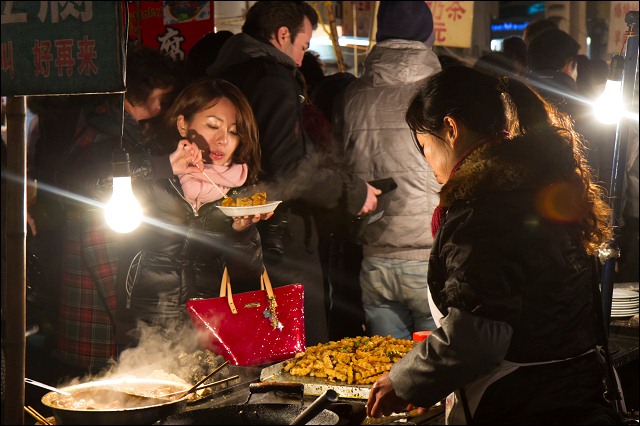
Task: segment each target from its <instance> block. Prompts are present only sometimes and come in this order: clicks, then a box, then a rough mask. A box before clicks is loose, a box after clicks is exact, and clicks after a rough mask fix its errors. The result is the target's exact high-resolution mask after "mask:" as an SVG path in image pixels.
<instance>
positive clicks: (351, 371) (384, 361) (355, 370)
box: [284, 336, 414, 385]
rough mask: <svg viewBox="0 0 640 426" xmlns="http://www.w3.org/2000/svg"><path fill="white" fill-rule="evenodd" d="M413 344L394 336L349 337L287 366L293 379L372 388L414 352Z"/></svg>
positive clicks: (309, 351) (318, 347) (313, 349)
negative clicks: (303, 377) (407, 355)
mask: <svg viewBox="0 0 640 426" xmlns="http://www.w3.org/2000/svg"><path fill="white" fill-rule="evenodd" d="M413 343H414V342H413V341H412V340H404V339H394V338H392V337H391V336H386V337H382V336H372V337H346V338H344V339H342V340H339V341H337V342H334V341H331V342H329V343H320V344H318V345H316V346H311V347H308V348H307V351H306V352H302V353H299V354H296V356H295V357H294V358H293V359H292V360H291V361H289V362H287V363H286V364H285V366H284V371H285V372H288V373H289V374H291V375H293V376H312V377H321V378H326V379H328V380H330V381H336V380H337V381H342V382H347V383H349V384H357V385H364V384H371V383H373V382H375V381H376V380H377V379H378V378H379V377H380V376H381V375H382V374H383V373H384V372H386V371H389V370H391V367H392V366H393V364H394V363H395V362H397V361H398V360H399V359H400V358H402V357H403V356H405V355H406V354H407V353H408V352H409V351H410V350H411V349H412V348H413Z"/></svg>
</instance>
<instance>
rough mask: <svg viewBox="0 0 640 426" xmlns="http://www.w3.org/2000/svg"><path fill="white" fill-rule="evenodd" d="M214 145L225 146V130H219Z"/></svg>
mask: <svg viewBox="0 0 640 426" xmlns="http://www.w3.org/2000/svg"><path fill="white" fill-rule="evenodd" d="M216 143H217V144H219V145H226V144H227V129H220V130H219V131H218V134H217V135H216Z"/></svg>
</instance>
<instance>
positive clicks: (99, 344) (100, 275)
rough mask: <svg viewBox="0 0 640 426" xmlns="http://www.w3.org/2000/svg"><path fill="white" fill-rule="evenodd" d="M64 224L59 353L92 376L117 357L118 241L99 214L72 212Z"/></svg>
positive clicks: (85, 211) (81, 210)
mask: <svg viewBox="0 0 640 426" xmlns="http://www.w3.org/2000/svg"><path fill="white" fill-rule="evenodd" d="M66 219H67V220H66V224H65V238H64V245H63V250H64V254H63V259H64V260H63V273H62V288H61V296H60V297H61V301H60V311H59V319H58V328H59V331H58V340H57V348H56V352H57V355H58V357H59V358H60V359H61V360H63V361H65V362H66V363H68V364H71V365H75V366H78V367H83V368H87V369H91V370H92V371H93V370H94V369H100V368H102V367H105V366H106V365H107V361H108V360H109V359H110V358H115V356H116V345H115V330H114V324H113V322H112V319H111V315H112V314H113V312H115V309H116V275H117V264H118V255H117V248H116V238H115V236H114V235H113V231H110V230H109V229H107V226H106V224H105V220H104V216H103V214H102V211H101V210H99V209H89V210H86V209H81V208H70V209H69V210H68V211H67V217H66ZM107 309H108V311H107Z"/></svg>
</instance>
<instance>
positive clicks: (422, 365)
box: [390, 141, 613, 424]
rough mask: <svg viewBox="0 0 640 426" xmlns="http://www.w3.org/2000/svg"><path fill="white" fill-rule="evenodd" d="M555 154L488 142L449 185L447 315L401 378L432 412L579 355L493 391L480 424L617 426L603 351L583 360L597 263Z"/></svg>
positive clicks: (432, 282) (409, 394)
mask: <svg viewBox="0 0 640 426" xmlns="http://www.w3.org/2000/svg"><path fill="white" fill-rule="evenodd" d="M546 148H547V147H545V146H544V143H540V144H539V145H536V146H534V144H533V143H531V142H525V141H517V142H513V141H507V142H505V143H499V144H488V145H485V146H483V147H481V148H479V149H477V150H476V151H475V152H474V153H472V154H471V155H470V156H469V157H468V158H467V159H466V160H465V162H464V163H463V164H462V166H461V167H460V169H459V170H458V171H457V172H456V174H455V175H454V176H453V177H452V178H451V180H449V182H447V184H445V185H444V186H443V189H442V192H441V204H442V205H443V206H444V207H445V208H446V209H447V210H446V218H445V222H444V224H443V225H442V226H441V227H440V229H439V231H438V234H437V235H436V241H435V244H434V246H433V250H432V254H431V258H430V261H429V277H428V281H429V287H430V292H431V295H432V297H433V300H434V302H435V304H436V305H437V307H438V309H439V310H440V311H441V312H442V314H443V315H444V318H443V319H442V320H441V327H440V328H438V329H437V330H436V331H434V332H433V334H432V335H431V336H430V337H429V338H428V339H427V340H426V341H425V342H424V343H422V344H421V345H420V346H418V347H416V348H415V349H414V350H413V351H412V352H410V353H409V354H408V355H407V356H405V357H404V358H403V359H402V360H401V361H400V362H398V363H397V364H396V365H395V366H394V367H393V369H392V370H391V373H390V378H391V381H392V383H393V385H394V388H395V390H396V393H397V394H398V395H399V396H400V397H402V398H404V399H407V400H408V401H410V402H412V403H414V404H417V405H420V406H430V405H432V404H434V403H436V402H438V401H439V400H441V399H442V398H444V397H445V396H447V395H448V394H449V393H451V392H453V391H454V390H456V389H459V388H461V387H463V386H465V385H467V384H469V383H471V382H472V381H474V380H476V379H478V378H479V377H481V376H482V375H484V374H486V373H489V372H491V371H492V370H494V369H495V368H496V367H497V366H498V365H499V364H500V363H501V362H502V361H503V360H506V361H510V362H514V363H534V362H535V363H539V362H544V361H552V360H564V359H567V358H574V359H572V360H568V361H563V362H559V363H553V364H544V365H537V366H527V367H520V368H519V369H517V370H516V371H515V372H512V373H510V374H508V375H507V376H506V377H504V378H502V379H500V380H498V381H497V382H495V383H494V384H492V385H490V386H489V388H488V390H487V391H486V392H485V393H484V395H483V396H482V399H481V400H480V404H479V406H478V409H477V411H476V413H475V416H474V421H475V422H477V424H507V423H509V424H523V423H525V424H534V423H535V424H545V423H553V424H586V423H589V422H593V424H605V423H608V422H609V421H610V420H609V416H610V415H613V414H612V412H611V411H610V408H609V407H608V405H607V404H606V403H605V402H604V399H603V398H602V394H603V387H602V380H603V378H604V373H603V369H602V366H601V365H600V364H599V363H598V361H597V359H596V357H595V355H594V354H593V353H591V354H588V355H585V356H580V355H582V354H583V353H585V352H587V351H589V350H590V349H593V348H594V347H595V346H596V343H597V337H598V333H597V331H596V330H597V329H596V326H597V324H598V323H597V316H596V311H595V310H594V306H593V305H594V296H593V287H592V281H591V280H592V278H593V269H592V268H594V267H595V265H594V260H593V258H592V257H591V256H589V255H588V254H587V253H586V252H585V250H584V249H583V247H582V244H581V242H580V240H579V239H578V238H577V232H576V230H575V229H574V228H573V226H572V225H570V224H569V223H568V221H567V219H568V217H566V216H564V217H563V215H564V214H566V211H561V210H558V209H557V206H558V205H561V204H562V203H558V201H559V200H561V199H562V197H563V196H564V195H566V194H563V191H562V189H563V186H562V185H563V183H562V182H558V181H557V180H556V179H557V176H555V175H556V171H557V170H558V169H557V167H559V165H558V164H554V158H553V153H552V152H548V151H547V152H545V151H546ZM555 162H557V161H555ZM558 197H560V198H558ZM561 219H563V220H561ZM598 422H600V423H598Z"/></svg>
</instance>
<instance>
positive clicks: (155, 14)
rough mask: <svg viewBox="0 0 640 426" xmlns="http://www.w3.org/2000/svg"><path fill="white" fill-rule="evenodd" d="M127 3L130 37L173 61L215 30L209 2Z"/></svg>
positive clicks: (184, 55) (180, 57) (184, 56)
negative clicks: (164, 54) (162, 53)
mask: <svg viewBox="0 0 640 426" xmlns="http://www.w3.org/2000/svg"><path fill="white" fill-rule="evenodd" d="M128 3H129V22H130V26H129V38H130V39H131V40H135V41H138V42H141V43H142V44H144V45H145V46H149V47H152V48H154V49H158V50H160V51H162V52H164V53H166V54H167V55H168V56H170V57H171V58H172V59H173V60H175V61H181V60H184V59H185V58H186V55H187V53H188V52H189V50H190V49H191V47H192V46H193V45H194V44H195V43H196V42H197V41H198V40H200V39H201V38H202V37H203V36H204V35H206V34H207V33H210V32H213V31H214V22H213V4H214V2H212V1H163V2H161V1H136V2H128Z"/></svg>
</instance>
